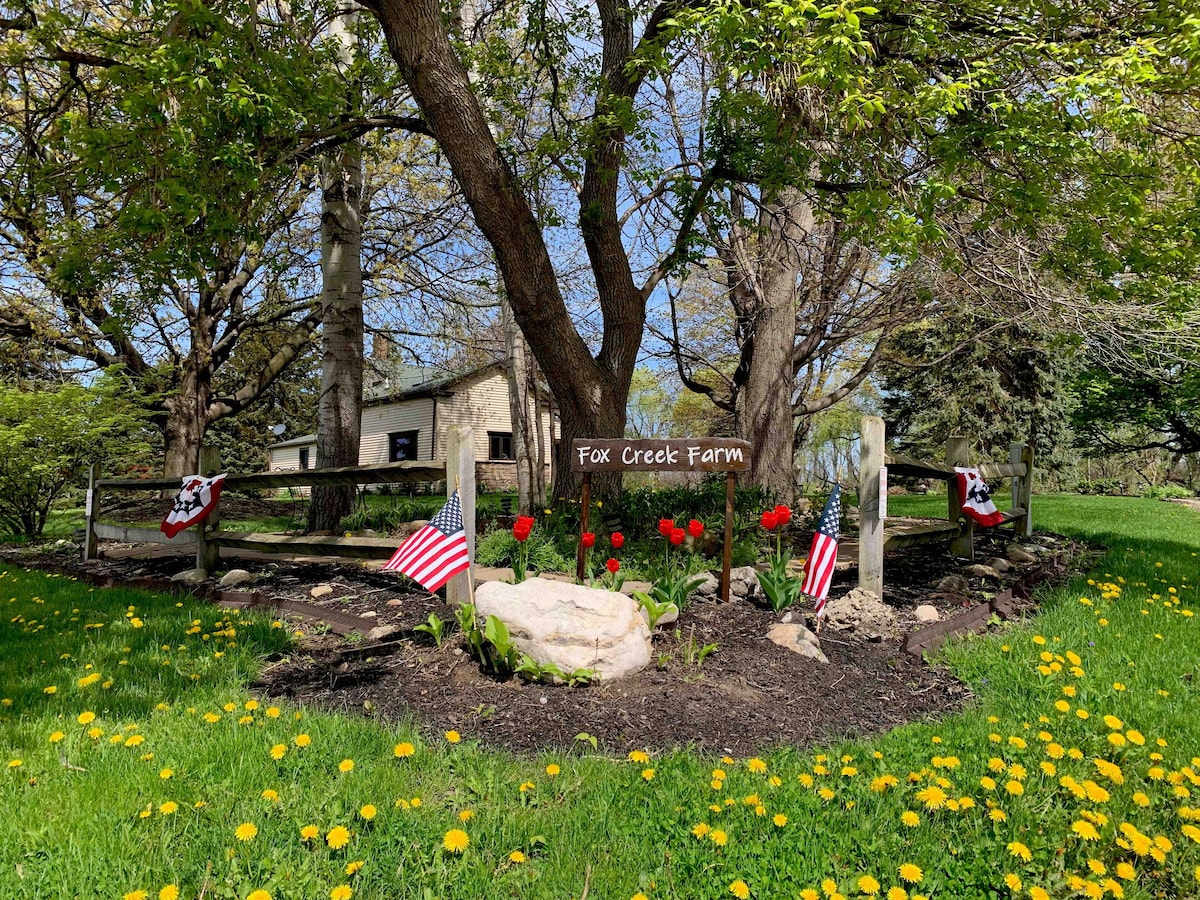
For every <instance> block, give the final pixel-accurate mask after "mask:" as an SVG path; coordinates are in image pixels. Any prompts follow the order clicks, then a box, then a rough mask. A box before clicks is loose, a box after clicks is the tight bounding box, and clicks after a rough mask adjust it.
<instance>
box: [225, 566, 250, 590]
mask: <svg viewBox="0 0 1200 900" xmlns="http://www.w3.org/2000/svg"><path fill="white" fill-rule="evenodd" d="M253 580H254V576H253V575H251V574H250V573H249V572H247V571H246V570H245V569H230V570H229V571H228V572H226V573H225V574H224V575H223V576H222V577H221V580H220V581H218V582H217V586H218V587H222V588H231V587H238V586H239V585H243V584H248V583H250V582H251V581H253Z"/></svg>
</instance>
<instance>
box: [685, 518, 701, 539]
mask: <svg viewBox="0 0 1200 900" xmlns="http://www.w3.org/2000/svg"><path fill="white" fill-rule="evenodd" d="M688 534H690V535H691V536H692V537H694V538H698V537H700V535H702V534H704V523H703V522H701V521H699V520H698V519H692V520H691V521H690V522H688Z"/></svg>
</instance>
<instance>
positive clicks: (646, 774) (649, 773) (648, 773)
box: [642, 769, 654, 781]
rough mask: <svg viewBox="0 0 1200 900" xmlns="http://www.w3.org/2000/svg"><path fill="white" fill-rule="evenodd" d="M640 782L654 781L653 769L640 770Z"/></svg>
mask: <svg viewBox="0 0 1200 900" xmlns="http://www.w3.org/2000/svg"><path fill="white" fill-rule="evenodd" d="M642 780H643V781H653V780H654V770H653V769H642Z"/></svg>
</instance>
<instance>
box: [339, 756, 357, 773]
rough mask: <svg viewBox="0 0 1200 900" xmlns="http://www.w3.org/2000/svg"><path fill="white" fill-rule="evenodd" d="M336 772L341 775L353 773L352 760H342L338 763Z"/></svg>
mask: <svg viewBox="0 0 1200 900" xmlns="http://www.w3.org/2000/svg"><path fill="white" fill-rule="evenodd" d="M338 771H339V772H341V773H343V774H345V773H346V772H353V771H354V760H352V759H343V760H342V761H341V762H340V763H338Z"/></svg>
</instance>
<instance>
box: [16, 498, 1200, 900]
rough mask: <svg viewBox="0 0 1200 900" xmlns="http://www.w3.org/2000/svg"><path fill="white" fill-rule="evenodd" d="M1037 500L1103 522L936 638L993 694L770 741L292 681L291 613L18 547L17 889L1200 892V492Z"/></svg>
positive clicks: (478, 893) (1080, 532)
mask: <svg viewBox="0 0 1200 900" xmlns="http://www.w3.org/2000/svg"><path fill="white" fill-rule="evenodd" d="M896 499H903V500H904V501H905V503H907V502H908V501H909V500H910V499H919V500H921V502H927V501H928V500H929V498H893V500H894V501H895V500H896ZM932 499H933V500H941V501H942V503H943V504H944V498H932ZM900 505H901V504H899V503H895V502H894V503H893V511H894V512H897V513H898V512H899V507H900ZM1034 509H1035V517H1036V518H1035V521H1036V522H1037V523H1038V526H1039V527H1043V528H1047V529H1050V530H1053V531H1058V532H1062V533H1066V534H1071V535H1075V536H1079V537H1085V538H1089V539H1092V540H1097V541H1100V542H1103V543H1105V544H1106V545H1107V546H1108V547H1109V548H1110V549H1109V552H1108V553H1107V555H1106V556H1105V557H1104V558H1103V559H1102V560H1101V561H1100V562H1099V563H1098V566H1097V568H1096V570H1095V571H1094V572H1091V573H1088V575H1087V576H1085V577H1081V578H1080V579H1078V580H1077V581H1076V582H1075V583H1072V584H1070V585H1068V586H1066V587H1064V588H1062V589H1060V590H1056V591H1054V592H1052V593H1050V594H1048V595H1047V596H1045V597H1044V598H1043V599H1044V612H1043V613H1042V614H1041V615H1040V616H1039V617H1038V618H1037V619H1036V620H1033V621H1031V622H1028V623H1025V624H1023V625H1019V626H1012V627H1008V628H1006V629H1005V630H1003V631H1002V632H999V633H997V634H993V635H990V636H987V637H984V638H977V639H973V640H970V641H966V642H961V643H958V644H956V645H953V646H952V647H950V648H949V649H948V650H947V651H946V652H945V654H944V658H945V660H946V662H947V663H948V664H950V665H952V666H953V667H954V668H955V669H956V670H957V672H958V673H959V674H960V676H961V677H962V678H964V679H965V680H966V681H967V682H968V683H970V684H971V685H972V686H973V687H974V689H975V690H976V692H977V694H978V702H977V704H976V705H975V706H973V707H972V708H970V709H969V710H967V711H965V712H963V713H961V714H957V715H954V716H952V717H949V718H948V719H946V720H945V721H942V722H938V723H924V724H914V725H910V726H907V727H905V728H901V729H898V730H896V731H893V732H891V733H889V734H886V735H883V736H881V737H878V738H874V739H871V740H867V741H857V742H846V743H844V744H840V745H837V746H831V747H812V748H799V749H795V750H780V751H776V752H773V753H771V754H769V755H765V756H764V757H763V758H761V759H757V758H756V759H749V760H746V759H738V760H734V759H729V758H726V759H719V758H703V757H698V756H696V755H694V754H692V753H689V752H686V751H681V752H678V753H675V754H672V755H669V756H665V757H656V758H643V757H641V756H638V755H637V754H631V756H634V757H635V758H633V759H625V758H621V759H612V758H606V757H605V756H604V755H603V752H602V750H603V748H601V752H599V753H597V752H595V751H593V749H592V748H591V747H590V746H589V745H588V743H587V742H586V740H581V741H579V744H578V746H577V747H576V748H574V749H572V750H570V751H564V752H562V753H557V754H549V755H545V756H543V757H541V758H536V759H535V758H521V757H514V756H511V755H508V754H504V753H498V752H493V751H488V750H484V749H482V748H481V747H479V746H478V745H477V744H476V743H475V742H474V741H473V740H472V736H471V735H470V734H464V735H462V736H461V741H459V740H457V738H458V736H457V735H453V734H450V735H445V734H442V733H441V731H440V730H439V729H437V728H436V727H434V728H432V729H430V730H426V731H421V730H418V729H415V728H413V727H412V726H410V725H408V724H399V725H396V724H386V723H377V722H375V721H372V720H371V719H370V718H368V717H359V716H352V717H346V716H339V715H332V714H328V713H322V712H319V711H316V710H310V709H302V708H296V707H294V706H292V705H289V704H285V703H279V704H278V705H272V704H271V703H270V702H269V701H266V700H255V699H254V698H253V697H252V696H251V695H250V694H249V693H248V691H247V690H246V688H245V684H246V682H247V680H248V678H250V677H251V676H252V674H253V672H254V670H255V668H256V665H257V660H259V659H260V658H261V657H262V656H263V655H264V654H268V653H272V652H284V653H286V652H287V644H288V635H287V634H286V632H285V630H284V629H283V628H281V627H276V626H275V623H271V622H268V621H261V620H257V619H255V620H250V619H249V618H248V617H239V616H235V615H230V614H228V613H227V612H226V611H222V610H216V609H213V608H211V607H208V606H201V605H195V604H191V603H183V604H181V603H178V602H177V601H176V600H174V599H173V598H165V597H161V596H156V595H151V594H144V593H137V592H128V591H116V590H108V591H104V590H96V591H92V590H89V589H87V588H84V587H82V586H80V585H79V584H77V583H75V582H72V581H69V580H67V579H63V578H54V577H49V576H42V575H38V574H31V573H25V572H22V571H20V570H8V571H5V572H4V573H3V574H2V575H0V604H4V605H5V607H6V609H7V614H6V615H5V616H4V619H3V624H2V625H0V703H2V704H3V706H2V707H0V812H2V813H3V815H2V816H0V861H2V863H3V864H2V866H0V897H21V898H26V897H28V898H35V897H46V898H63V897H103V898H118V900H121V898H125V900H147V898H156V897H163V898H170V897H174V896H178V897H183V898H188V900H192V898H198V897H204V898H211V897H223V898H238V900H266V898H268V897H270V898H272V900H281V898H317V900H324V898H331V900H348V898H400V897H414V898H415V897H420V898H478V897H497V898H499V897H521V898H526V897H538V898H540V897H546V898H550V897H554V898H565V897H580V896H581V895H582V893H583V892H584V890H585V889H586V890H587V891H588V896H589V897H591V898H593V900H608V898H616V900H628V898H633V897H637V896H638V895H639V894H640V895H642V896H644V897H646V898H649V900H656V898H667V897H677V898H702V897H704V898H714V900H715V898H722V897H724V898H728V897H731V896H735V897H741V898H745V897H755V898H769V897H772V898H773V897H788V898H793V897H800V898H804V900H812V898H824V900H837V898H838V897H842V898H845V900H850V898H861V897H878V898H888V900H900V898H912V900H915V898H918V897H937V898H947V900H949V898H955V900H957V898H980V900H982V898H1007V897H1013V898H1016V897H1022V898H1031V900H1047V898H1066V897H1088V896H1091V897H1128V898H1144V900H1148V898H1160V897H1166V898H1187V897H1200V705H1198V704H1197V700H1198V699H1200V698H1198V697H1197V682H1198V681H1200V626H1198V624H1197V622H1196V619H1195V617H1194V616H1193V615H1192V613H1193V610H1194V609H1195V607H1196V606H1197V597H1196V588H1195V584H1196V581H1197V580H1200V565H1198V563H1200V558H1198V557H1197V555H1196V554H1197V553H1198V552H1200V515H1197V514H1196V513H1195V512H1194V511H1192V510H1188V509H1185V508H1181V507H1178V506H1174V505H1171V504H1165V503H1158V502H1153V501H1146V500H1134V499H1120V498H1096V497H1086V498H1085V497H1074V496H1069V497H1068V496H1064V497H1038V498H1036V503H1035V506H1034ZM9 598H11V599H9ZM431 652H432V651H431ZM835 680H836V679H835ZM829 689H830V690H831V691H833V690H837V687H836V684H833V683H831V684H830V687H829Z"/></svg>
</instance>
